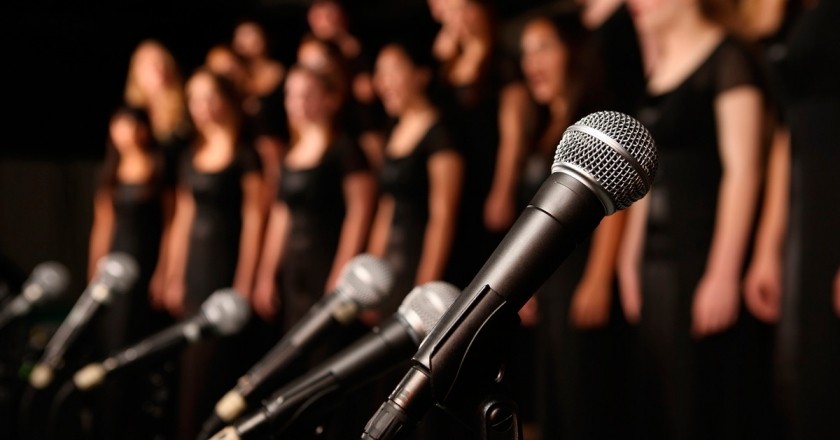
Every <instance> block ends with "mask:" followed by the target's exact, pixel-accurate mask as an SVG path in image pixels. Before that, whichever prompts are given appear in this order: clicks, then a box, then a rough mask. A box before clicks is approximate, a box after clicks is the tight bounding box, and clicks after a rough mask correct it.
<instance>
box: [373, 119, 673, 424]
mask: <svg viewBox="0 0 840 440" xmlns="http://www.w3.org/2000/svg"><path fill="white" fill-rule="evenodd" d="M656 168H657V151H656V146H655V145H654V142H653V139H652V138H651V136H650V134H649V133H648V131H647V129H646V128H645V127H644V126H643V125H642V124H641V123H639V122H638V121H637V120H635V119H633V118H632V117H630V116H627V115H625V114H622V113H618V112H598V113H593V114H590V115H588V116H586V117H584V118H583V119H581V120H580V121H578V122H577V123H575V125H572V126H570V127H569V128H568V129H566V131H565V133H564V134H563V138H562V140H561V141H560V144H559V145H558V146H557V151H556V153H555V156H554V164H553V165H552V167H551V171H552V174H551V176H549V177H548V178H547V179H546V181H545V182H544V183H543V185H542V186H541V187H540V189H539V190H538V191H537V193H536V195H534V197H533V199H532V200H531V202H530V204H529V205H528V206H527V207H526V208H525V210H524V211H523V212H522V214H521V215H520V217H519V218H518V219H517V220H516V222H515V223H514V225H513V226H512V228H511V230H510V232H508V234H507V235H506V236H505V237H504V239H503V240H502V242H501V243H500V244H499V246H498V247H497V248H496V250H495V251H494V252H493V254H492V255H491V256H490V258H489V259H488V261H487V262H486V263H485V264H484V266H483V267H482V268H481V270H479V272H478V274H477V275H476V277H475V278H474V279H473V281H472V282H471V283H470V285H469V286H467V288H466V289H464V291H463V293H462V294H461V295H460V296H459V297H458V299H457V300H456V301H455V303H454V304H453V305H452V307H451V308H450V309H449V310H448V311H447V312H446V315H444V317H443V318H441V320H440V323H439V324H438V326H436V327H435V329H434V330H433V331H432V332H431V334H429V336H428V337H427V338H426V340H424V342H423V344H421V346H420V348H419V350H418V351H417V353H416V354H415V355H414V357H413V358H412V366H411V368H410V369H409V371H408V373H407V374H406V375H405V376H404V378H403V380H402V381H401V382H400V383H399V385H397V387H396V388H395V389H394V391H393V392H392V393H391V395H390V396H389V398H388V400H386V401H385V403H383V405H382V406H381V407H380V408H379V410H378V411H377V412H376V413H375V414H374V416H373V417H372V418H371V419H370V420H369V421H368V424H367V426H365V431H364V434H363V435H362V438H364V439H377V440H381V439H391V438H396V437H397V436H399V435H401V434H404V433H405V432H406V431H407V430H409V429H411V428H413V425H415V424H416V423H417V422H418V421H419V420H420V419H421V418H422V417H423V415H424V414H425V413H426V411H427V410H428V409H429V408H430V407H431V406H432V405H434V404H440V405H441V406H444V407H446V408H449V409H450V410H453V411H454V412H458V411H457V410H458V409H461V406H459V404H463V407H464V408H467V407H469V406H470V405H471V404H473V403H475V404H477V403H478V402H479V401H480V394H481V393H484V394H487V389H486V388H487V387H489V386H490V385H491V384H492V383H493V381H494V379H496V378H497V377H498V375H499V367H500V366H501V362H502V359H501V354H500V350H499V348H498V346H499V343H500V340H502V339H503V337H504V335H505V334H507V333H509V332H510V331H511V329H513V328H515V325H516V324H517V322H518V317H517V311H518V310H519V309H520V308H521V307H522V306H523V305H524V304H525V302H526V301H527V300H528V298H530V297H531V295H532V294H533V292H535V291H536V290H537V289H538V288H539V286H540V285H542V284H543V283H544V282H545V281H546V280H547V279H548V277H549V276H551V274H552V273H554V271H555V270H557V268H558V267H559V265H560V263H561V262H562V261H563V260H564V259H565V258H566V257H567V256H568V255H569V254H570V253H571V252H572V250H573V249H574V247H575V245H576V244H577V243H578V242H579V241H581V240H583V239H584V238H585V237H587V236H588V235H589V234H591V232H592V231H593V230H594V229H595V227H596V226H598V223H600V221H601V219H602V218H603V217H604V216H605V215H610V214H612V213H614V212H615V211H617V210H621V209H624V208H626V207H628V206H629V205H631V204H632V203H633V202H635V201H636V200H638V199H640V198H642V197H643V196H644V195H645V194H646V193H647V191H648V190H649V189H650V186H651V184H652V182H653V179H654V177H655V175H656ZM476 397H479V400H477V401H475V402H473V401H472V400H471V399H475V398H476Z"/></svg>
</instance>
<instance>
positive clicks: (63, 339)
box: [29, 252, 138, 389]
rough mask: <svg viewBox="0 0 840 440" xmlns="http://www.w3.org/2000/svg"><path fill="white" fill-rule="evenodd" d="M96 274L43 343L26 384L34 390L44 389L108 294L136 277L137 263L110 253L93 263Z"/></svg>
mask: <svg viewBox="0 0 840 440" xmlns="http://www.w3.org/2000/svg"><path fill="white" fill-rule="evenodd" d="M96 270H97V273H96V276H95V277H94V279H93V280H92V281H91V283H90V284H89V285H88V286H87V288H86V289H85V291H84V292H82V294H81V296H79V299H78V300H77V301H76V304H75V305H74V306H73V308H72V309H71V310H70V314H69V315H67V318H65V319H64V322H62V323H61V325H60V326H59V327H58V330H56V332H55V334H54V335H53V336H52V338H51V339H50V342H48V343H47V347H46V348H45V349H44V355H43V356H42V357H41V360H40V361H39V362H38V363H37V364H36V365H35V367H34V368H33V370H32V374H31V375H30V376H29V383H30V384H31V385H32V386H33V387H35V388H38V389H42V388H46V387H47V386H48V385H49V384H50V383H51V382H52V380H53V373H54V372H55V370H56V369H58V368H60V367H61V366H62V364H63V362H64V353H65V352H66V351H67V349H68V348H69V347H70V346H71V345H72V344H73V343H74V342H75V340H76V338H78V336H79V334H80V333H81V332H82V331H83V330H84V329H85V327H86V326H87V324H88V323H89V322H90V320H91V319H92V318H93V316H94V315H95V314H96V312H97V311H98V310H99V308H100V306H101V305H102V304H107V303H109V302H110V301H111V295H112V293H114V292H116V293H120V294H122V293H125V292H126V291H128V290H130V289H131V287H132V286H133V285H134V282H135V281H136V280H137V273H138V268H137V262H136V261H134V258H132V257H131V256H130V255H128V254H124V253H119V252H117V253H112V254H108V255H106V256H104V257H102V258H101V259H100V260H99V261H98V262H97V263H96Z"/></svg>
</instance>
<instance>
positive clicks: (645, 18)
mask: <svg viewBox="0 0 840 440" xmlns="http://www.w3.org/2000/svg"><path fill="white" fill-rule="evenodd" d="M627 7H628V8H629V9H630V14H631V15H632V17H633V21H634V22H635V23H636V25H637V26H638V27H639V29H642V30H649V31H656V30H658V29H662V28H663V27H667V26H668V24H669V23H672V22H674V20H675V18H676V17H678V16H679V15H680V14H681V13H683V12H684V11H686V10H688V9H692V8H696V7H697V0H627Z"/></svg>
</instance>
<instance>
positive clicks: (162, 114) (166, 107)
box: [124, 39, 186, 141]
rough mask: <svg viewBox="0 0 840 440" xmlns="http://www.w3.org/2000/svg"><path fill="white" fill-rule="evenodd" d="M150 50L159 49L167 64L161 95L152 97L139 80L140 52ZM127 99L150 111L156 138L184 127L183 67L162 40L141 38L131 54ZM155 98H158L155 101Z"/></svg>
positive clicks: (130, 102) (162, 138)
mask: <svg viewBox="0 0 840 440" xmlns="http://www.w3.org/2000/svg"><path fill="white" fill-rule="evenodd" d="M147 51H154V52H155V53H157V54H158V55H159V56H160V57H161V59H162V61H163V67H164V77H165V84H164V88H165V90H164V92H163V95H162V96H161V97H155V98H153V97H151V96H149V94H148V92H147V91H146V90H143V87H142V86H141V85H140V83H139V79H138V74H137V72H138V69H139V68H140V63H141V61H140V60H141V54H142V53H144V52H147ZM124 98H125V102H126V103H127V104H129V105H132V106H135V107H141V108H144V109H146V110H147V111H148V112H149V116H150V117H151V122H152V131H153V132H154V135H155V138H157V139H158V140H160V141H163V140H166V139H168V138H169V137H171V136H172V135H173V133H175V132H177V131H178V130H179V129H181V128H182V127H183V125H184V124H185V122H186V100H185V97H184V85H183V80H182V77H181V71H180V69H179V68H178V64H177V62H176V61H175V57H174V56H173V55H172V53H171V52H170V51H169V50H168V49H167V48H166V47H165V46H164V45H163V44H161V43H160V42H159V41H157V40H154V39H148V40H144V41H142V42H140V44H138V45H137V47H136V48H135V49H134V52H133V53H132V55H131V61H130V62H129V66H128V77H127V78H126V83H125V92H124ZM152 99H159V102H156V103H154V104H153V103H152V102H151V101H152Z"/></svg>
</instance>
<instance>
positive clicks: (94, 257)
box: [88, 189, 114, 279]
mask: <svg viewBox="0 0 840 440" xmlns="http://www.w3.org/2000/svg"><path fill="white" fill-rule="evenodd" d="M113 235H114V204H113V197H112V196H111V192H110V191H108V190H105V189H100V190H98V191H97V192H96V195H95V196H94V198H93V226H92V227H91V231H90V242H89V245H88V279H91V278H93V276H94V275H95V274H96V263H97V262H98V261H99V259H101V258H102V257H104V256H105V255H106V254H107V253H108V251H109V249H110V248H111V237H112V236H113Z"/></svg>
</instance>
